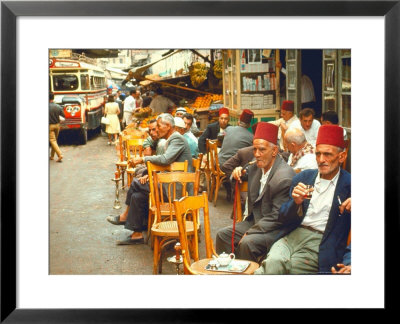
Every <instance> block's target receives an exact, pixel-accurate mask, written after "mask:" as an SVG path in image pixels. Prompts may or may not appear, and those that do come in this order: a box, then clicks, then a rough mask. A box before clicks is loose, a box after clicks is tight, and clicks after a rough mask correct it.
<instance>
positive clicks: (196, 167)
mask: <svg viewBox="0 0 400 324" xmlns="http://www.w3.org/2000/svg"><path fill="white" fill-rule="evenodd" d="M202 161H203V153H200V154H199V156H198V157H197V159H194V158H192V166H193V171H197V170H200V167H201V162H202Z"/></svg>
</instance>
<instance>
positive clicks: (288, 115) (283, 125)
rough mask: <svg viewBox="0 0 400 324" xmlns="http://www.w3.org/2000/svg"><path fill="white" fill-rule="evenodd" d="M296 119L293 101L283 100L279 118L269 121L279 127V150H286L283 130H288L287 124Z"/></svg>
mask: <svg viewBox="0 0 400 324" xmlns="http://www.w3.org/2000/svg"><path fill="white" fill-rule="evenodd" d="M296 120H298V118H297V116H296V115H295V114H294V102H293V101H291V100H285V101H284V102H282V106H281V118H279V119H277V120H273V121H269V123H271V124H274V125H276V126H278V127H279V131H278V144H279V148H280V149H281V151H286V147H285V145H284V144H285V143H284V140H283V138H284V137H285V132H286V131H287V130H288V128H289V126H290V125H291V124H292V123H293V122H294V121H296Z"/></svg>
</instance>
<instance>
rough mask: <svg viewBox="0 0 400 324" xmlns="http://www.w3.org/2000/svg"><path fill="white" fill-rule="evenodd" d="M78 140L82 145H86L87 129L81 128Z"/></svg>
mask: <svg viewBox="0 0 400 324" xmlns="http://www.w3.org/2000/svg"><path fill="white" fill-rule="evenodd" d="M79 139H80V142H81V144H82V145H85V144H86V143H87V129H86V128H81V129H80V130H79Z"/></svg>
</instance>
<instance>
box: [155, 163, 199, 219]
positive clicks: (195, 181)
mask: <svg viewBox="0 0 400 324" xmlns="http://www.w3.org/2000/svg"><path fill="white" fill-rule="evenodd" d="M153 180H154V193H155V202H156V208H157V211H160V210H161V209H160V206H161V205H162V204H166V203H168V204H169V210H170V220H173V217H172V216H173V206H172V205H173V201H174V200H176V199H177V198H181V197H184V196H188V195H189V193H188V191H187V187H188V185H189V184H192V185H193V195H197V194H198V192H199V183H200V171H196V172H194V173H193V172H166V173H156V171H153ZM165 184H167V187H168V189H167V195H168V197H164V194H163V186H164V185H165ZM178 184H179V185H180V186H178ZM179 187H180V190H179V192H178V190H177V188H179ZM156 219H157V222H158V223H159V222H161V221H162V219H161V212H157V215H156Z"/></svg>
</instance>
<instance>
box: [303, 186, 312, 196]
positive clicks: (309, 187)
mask: <svg viewBox="0 0 400 324" xmlns="http://www.w3.org/2000/svg"><path fill="white" fill-rule="evenodd" d="M313 190H314V186H313V185H306V191H307V193H306V195H305V196H304V198H305V199H311V197H312V193H313Z"/></svg>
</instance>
